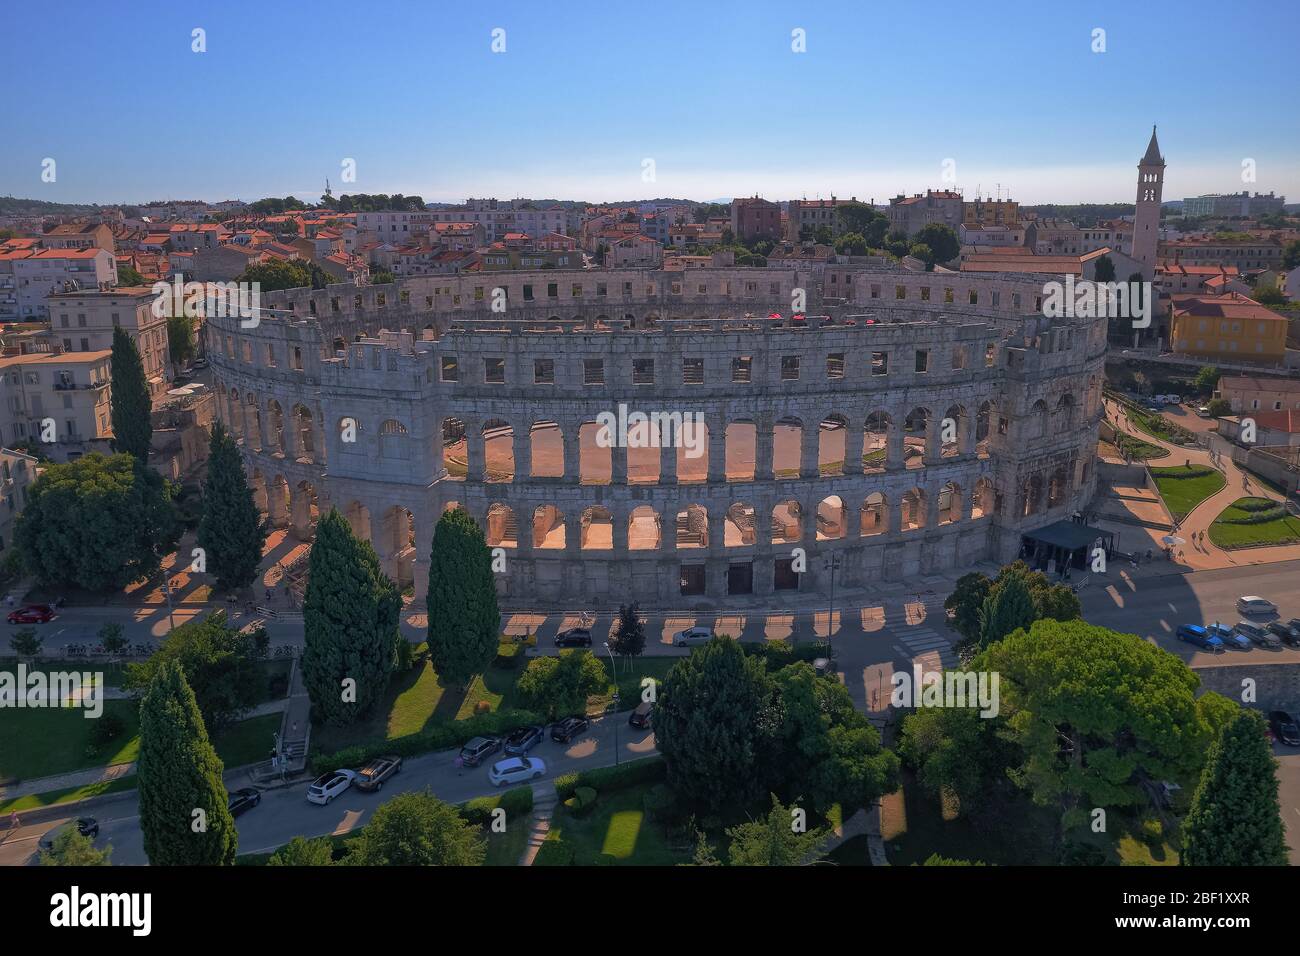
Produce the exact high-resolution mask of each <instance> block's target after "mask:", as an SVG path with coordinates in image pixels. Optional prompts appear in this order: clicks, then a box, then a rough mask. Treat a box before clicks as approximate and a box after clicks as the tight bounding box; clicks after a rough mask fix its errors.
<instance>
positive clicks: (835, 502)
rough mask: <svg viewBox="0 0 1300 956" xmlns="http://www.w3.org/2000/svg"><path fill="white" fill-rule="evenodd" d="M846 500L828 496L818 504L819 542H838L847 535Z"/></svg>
mask: <svg viewBox="0 0 1300 956" xmlns="http://www.w3.org/2000/svg"><path fill="white" fill-rule="evenodd" d="M845 510H846V509H845V507H844V499H843V498H841V497H840V496H839V495H827V496H826V497H825V498H823V499H822V500H821V501H820V502H818V504H817V540H818V541H836V540H838V539H840V538H842V537H844V533H845V523H846V520H845Z"/></svg>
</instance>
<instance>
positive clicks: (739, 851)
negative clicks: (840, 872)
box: [727, 794, 828, 866]
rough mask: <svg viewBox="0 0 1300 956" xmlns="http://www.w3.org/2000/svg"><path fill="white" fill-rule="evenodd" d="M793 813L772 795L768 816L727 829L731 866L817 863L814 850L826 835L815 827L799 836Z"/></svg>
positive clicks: (791, 808)
mask: <svg viewBox="0 0 1300 956" xmlns="http://www.w3.org/2000/svg"><path fill="white" fill-rule="evenodd" d="M795 809H796V808H795V807H787V806H784V805H782V803H781V801H780V800H778V799H777V798H776V796H775V794H774V795H773V796H772V809H771V810H770V811H768V814H767V816H765V817H762V818H760V819H758V820H751V821H750V822H749V823H742V824H740V825H739V826H734V827H729V828H728V829H727V836H729V837H731V846H729V847H728V848H727V859H728V862H729V863H730V864H731V865H732V866H800V865H801V864H804V863H810V862H812V861H813V860H815V859H817V858H818V857H819V856H820V854H819V853H818V852H817V848H818V847H819V846H821V845H822V843H823V842H825V840H826V836H827V833H828V831H827V829H826V828H825V827H816V828H814V829H811V830H808V831H806V832H803V833H800V832H799V831H798V830H797V829H796V827H795V826H794V811H795Z"/></svg>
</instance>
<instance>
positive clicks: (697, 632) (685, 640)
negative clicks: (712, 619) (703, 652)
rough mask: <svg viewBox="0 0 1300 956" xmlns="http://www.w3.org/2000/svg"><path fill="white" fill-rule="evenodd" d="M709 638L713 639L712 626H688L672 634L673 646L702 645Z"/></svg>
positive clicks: (707, 641)
mask: <svg viewBox="0 0 1300 956" xmlns="http://www.w3.org/2000/svg"><path fill="white" fill-rule="evenodd" d="M711 640H713V628H711V627H688V628H687V629H686V630H684V631H678V632H677V633H676V634H674V635H673V646H675V647H702V646H703V645H705V644H707V643H709V641H711Z"/></svg>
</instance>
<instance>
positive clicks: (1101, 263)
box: [1092, 256, 1115, 282]
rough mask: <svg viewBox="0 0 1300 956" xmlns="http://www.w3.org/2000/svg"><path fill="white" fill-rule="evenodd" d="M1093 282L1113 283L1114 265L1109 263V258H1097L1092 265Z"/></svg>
mask: <svg viewBox="0 0 1300 956" xmlns="http://www.w3.org/2000/svg"><path fill="white" fill-rule="evenodd" d="M1093 268H1094V272H1093V276H1092V278H1093V281H1095V282H1114V281H1115V263H1114V262H1112V261H1111V258H1110V256H1098V257H1097V262H1096V264H1095V265H1094V267H1093Z"/></svg>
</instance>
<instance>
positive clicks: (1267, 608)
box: [1237, 594, 1277, 614]
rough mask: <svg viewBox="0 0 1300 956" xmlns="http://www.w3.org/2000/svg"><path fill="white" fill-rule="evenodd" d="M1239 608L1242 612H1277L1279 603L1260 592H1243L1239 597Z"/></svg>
mask: <svg viewBox="0 0 1300 956" xmlns="http://www.w3.org/2000/svg"><path fill="white" fill-rule="evenodd" d="M1237 610H1238V611H1240V612H1241V613H1242V614H1276V613H1277V605H1276V604H1274V603H1273V602H1272V601H1270V600H1269V599H1268V598H1262V597H1260V596H1259V595H1258V594H1243V595H1242V596H1241V597H1239V598H1237Z"/></svg>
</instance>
